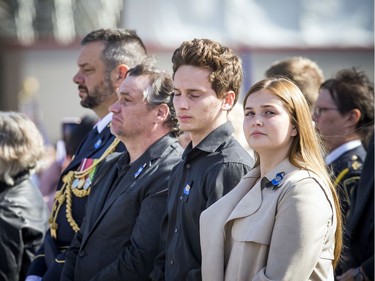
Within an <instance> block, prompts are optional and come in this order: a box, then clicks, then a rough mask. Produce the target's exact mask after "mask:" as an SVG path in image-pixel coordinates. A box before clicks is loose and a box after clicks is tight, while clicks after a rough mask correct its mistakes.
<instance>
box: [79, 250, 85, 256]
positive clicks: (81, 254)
mask: <svg viewBox="0 0 375 281" xmlns="http://www.w3.org/2000/svg"><path fill="white" fill-rule="evenodd" d="M84 256H86V251H85V250H82V251H81V252H79V257H80V258H83V257H84Z"/></svg>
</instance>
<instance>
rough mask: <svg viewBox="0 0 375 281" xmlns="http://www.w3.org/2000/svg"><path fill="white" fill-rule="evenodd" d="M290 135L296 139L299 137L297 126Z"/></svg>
mask: <svg viewBox="0 0 375 281" xmlns="http://www.w3.org/2000/svg"><path fill="white" fill-rule="evenodd" d="M290 135H291V136H292V137H295V136H296V135H298V130H297V128H296V126H295V125H293V128H292V132H291V133H290Z"/></svg>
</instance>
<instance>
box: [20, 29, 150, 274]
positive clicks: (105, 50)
mask: <svg viewBox="0 0 375 281" xmlns="http://www.w3.org/2000/svg"><path fill="white" fill-rule="evenodd" d="M81 45H82V48H81V52H80V55H79V57H78V61H77V64H78V68H79V70H78V72H77V74H76V75H75V76H74V78H73V81H74V82H75V83H76V84H77V85H78V90H79V97H80V98H81V105H82V106H83V107H85V108H90V109H92V110H93V111H94V112H95V113H96V115H97V116H98V117H99V122H98V123H97V124H96V125H95V127H94V128H93V130H92V131H91V132H90V133H89V134H88V136H87V138H86V139H85V140H84V141H83V143H82V144H81V145H80V147H79V148H78V149H77V151H76V153H75V156H74V157H73V159H72V161H71V163H70V164H69V165H68V166H67V168H66V169H65V170H64V171H63V172H62V174H61V176H60V180H59V183H58V186H57V192H56V198H55V202H54V205H53V207H52V212H51V217H50V230H49V231H48V232H47V234H46V238H45V240H44V243H43V246H42V247H41V249H40V250H39V252H38V256H37V258H36V259H35V260H34V262H33V263H32V265H31V267H30V269H29V272H28V277H27V279H26V280H28V281H29V280H41V279H42V278H43V280H45V281H48V280H51V281H55V280H60V274H61V270H62V266H63V264H64V262H65V250H66V249H67V248H68V247H69V245H70V243H71V241H72V239H73V236H74V234H75V233H76V232H77V231H78V230H79V229H80V225H81V223H82V220H83V217H84V215H85V205H86V200H87V196H88V195H89V193H90V191H91V181H92V178H93V176H94V174H95V171H96V167H97V166H98V165H99V163H101V162H102V161H103V159H104V158H105V157H106V156H107V155H109V154H110V153H112V152H114V151H124V150H125V147H124V146H123V145H122V144H119V140H117V139H116V138H115V137H114V135H112V134H111V131H110V127H109V126H110V122H111V118H112V115H111V113H110V112H109V110H108V107H109V106H110V105H111V104H113V103H114V102H115V101H116V100H117V96H116V91H117V88H118V87H119V86H120V85H121V83H122V81H123V80H124V79H125V76H126V73H127V71H128V70H129V69H130V68H131V67H134V66H135V65H137V64H138V63H139V62H140V61H142V60H143V59H144V58H145V57H146V49H145V46H144V44H143V42H142V40H141V39H140V38H139V37H138V35H137V34H136V33H135V32H134V31H130V30H120V29H99V30H95V31H93V32H91V33H89V34H88V35H86V36H85V37H84V38H83V40H82V41H81Z"/></svg>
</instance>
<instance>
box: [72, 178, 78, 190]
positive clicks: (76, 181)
mask: <svg viewBox="0 0 375 281" xmlns="http://www.w3.org/2000/svg"><path fill="white" fill-rule="evenodd" d="M78 185H79V179H74V181H73V183H72V188H77V187H78Z"/></svg>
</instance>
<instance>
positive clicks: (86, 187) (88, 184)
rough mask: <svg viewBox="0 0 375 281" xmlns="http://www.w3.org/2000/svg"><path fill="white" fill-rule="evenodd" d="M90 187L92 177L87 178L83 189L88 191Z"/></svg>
mask: <svg viewBox="0 0 375 281" xmlns="http://www.w3.org/2000/svg"><path fill="white" fill-rule="evenodd" d="M90 185H91V179H90V177H87V179H86V181H85V184H84V186H83V189H84V190H86V189H88V188H89V187H90Z"/></svg>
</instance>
